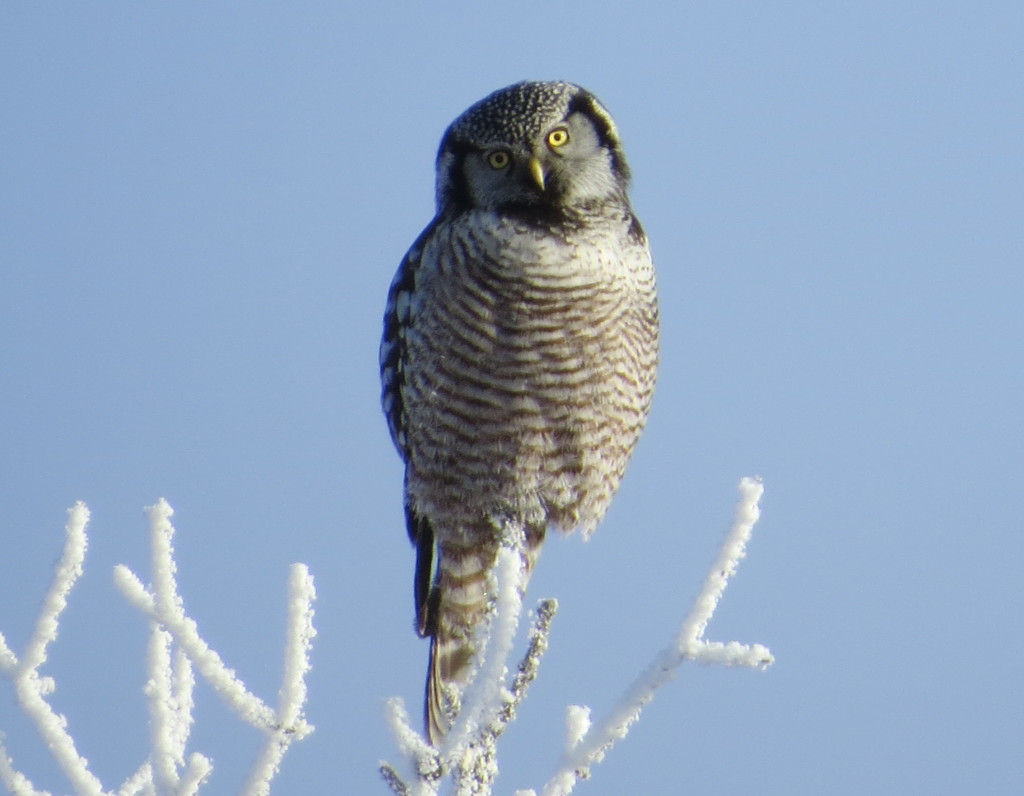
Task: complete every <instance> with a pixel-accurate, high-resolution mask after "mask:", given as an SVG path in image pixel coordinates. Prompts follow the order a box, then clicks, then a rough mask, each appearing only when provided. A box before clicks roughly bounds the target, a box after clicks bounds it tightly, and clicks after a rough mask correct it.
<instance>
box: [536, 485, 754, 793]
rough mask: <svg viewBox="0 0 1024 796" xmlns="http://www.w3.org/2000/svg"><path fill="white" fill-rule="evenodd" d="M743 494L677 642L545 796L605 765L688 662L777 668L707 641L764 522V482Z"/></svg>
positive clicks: (576, 746) (739, 647)
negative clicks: (732, 580)
mask: <svg viewBox="0 0 1024 796" xmlns="http://www.w3.org/2000/svg"><path fill="white" fill-rule="evenodd" d="M739 491H740V500H739V504H738V505H737V507H736V515H735V518H734V520H733V523H732V527H731V528H730V529H729V532H728V534H726V537H725V541H724V542H723V544H722V547H721V548H720V549H719V553H718V556H717V557H716V559H715V562H714V564H713V565H712V566H711V569H710V571H709V572H708V575H707V578H706V579H705V581H704V586H703V588H702V589H701V591H700V593H699V594H698V595H697V599H696V600H695V601H694V604H693V608H692V609H691V610H690V613H689V615H688V616H687V617H686V620H685V621H684V622H683V625H682V628H681V629H680V631H679V633H678V634H677V636H676V638H675V639H674V640H673V642H672V643H671V644H670V645H669V646H668V647H667V648H666V649H665V650H663V651H662V652H661V653H659V654H658V655H657V656H656V657H655V659H654V660H653V661H652V662H651V663H650V665H649V666H648V667H647V669H646V670H645V671H644V672H643V673H642V674H641V675H640V676H639V677H638V678H637V679H636V680H635V681H634V682H633V684H632V685H631V686H630V687H629V688H628V689H627V691H626V693H625V695H624V696H623V698H622V699H621V700H620V702H619V704H618V706H617V707H616V708H615V709H613V710H612V712H611V713H610V714H609V716H608V717H607V718H606V719H605V720H604V721H602V722H601V723H600V724H598V725H596V726H593V727H591V728H590V729H589V730H588V731H587V732H586V733H585V734H584V735H583V736H582V737H581V738H580V739H579V740H578V742H576V743H572V744H571V745H570V748H569V751H568V752H567V753H566V754H565V755H564V756H563V758H562V762H561V764H560V765H559V767H558V770H557V771H556V772H555V774H554V776H552V777H551V779H550V780H549V781H548V783H547V784H546V785H545V786H544V788H543V790H542V791H541V793H542V796H567V794H569V793H570V792H571V791H572V790H573V788H574V787H575V785H576V781H577V779H579V778H585V777H588V776H589V775H590V767H591V766H592V765H594V764H595V763H598V762H600V761H601V760H602V759H603V758H604V756H605V754H607V752H608V750H609V749H611V747H612V746H613V745H614V744H615V742H616V741H619V740H621V739H622V738H625V737H626V733H628V732H629V728H630V727H631V726H632V725H633V723H634V722H636V720H637V719H638V718H639V717H640V711H641V710H643V708H644V706H645V705H646V704H647V703H648V702H650V701H651V699H653V698H654V692H655V691H656V690H657V689H658V688H660V687H661V686H663V685H664V684H665V683H666V682H668V680H669V679H671V677H672V676H673V674H674V673H675V670H676V669H677V668H678V667H679V666H680V665H681V664H682V663H683V662H684V661H686V660H697V661H701V662H704V663H718V664H724V665H742V666H762V667H763V666H767V665H769V664H770V663H772V661H773V658H772V655H771V653H770V652H769V651H768V650H767V648H765V647H763V646H761V645H760V644H754V645H745V644H738V643H736V642H732V643H730V644H727V645H726V644H721V643H718V642H707V641H704V631H705V629H706V628H707V625H708V622H709V621H711V617H712V615H713V614H714V612H715V608H717V607H718V602H719V600H720V599H721V598H722V594H723V592H724V591H725V587H726V586H727V585H728V581H729V578H730V577H731V576H732V575H733V574H735V572H736V567H737V566H738V564H739V562H740V559H742V558H743V556H744V555H745V554H746V546H747V542H748V541H749V540H750V535H751V533H752V532H753V530H754V523H756V522H757V520H758V518H759V517H760V508H759V506H758V502H759V501H760V499H761V495H762V493H763V492H764V487H763V486H762V484H761V481H760V480H759V479H754V478H744V479H743V480H742V481H740V485H739ZM572 709H573V708H570V710H572ZM576 710H578V708H576Z"/></svg>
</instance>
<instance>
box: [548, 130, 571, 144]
mask: <svg viewBox="0 0 1024 796" xmlns="http://www.w3.org/2000/svg"><path fill="white" fill-rule="evenodd" d="M568 143H569V131H568V130H566V129H565V128H564V127H556V128H555V129H554V130H552V131H551V132H550V133H548V146H549V147H551V148H552V149H558V147H560V146H565V145H566V144H568Z"/></svg>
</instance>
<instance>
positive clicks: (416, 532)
mask: <svg viewBox="0 0 1024 796" xmlns="http://www.w3.org/2000/svg"><path fill="white" fill-rule="evenodd" d="M436 223H437V222H436V220H435V221H434V222H432V223H431V224H430V225H429V226H428V227H427V228H426V229H425V230H423V233H422V234H421V235H420V236H419V237H418V238H417V239H416V242H415V243H413V245H412V247H411V248H410V249H409V251H408V252H407V253H406V255H405V257H404V258H403V259H402V264H401V265H399V266H398V271H397V273H396V274H395V278H394V279H393V280H392V282H391V289H390V290H389V291H388V302H387V307H386V308H385V310H384V334H383V337H382V338H381V341H380V382H381V404H382V406H383V408H384V415H385V417H386V418H387V421H388V430H389V431H390V432H391V439H392V441H393V442H394V443H395V447H396V448H398V452H399V453H400V454H401V456H402V460H403V461H405V462H408V461H409V447H408V445H409V441H408V436H407V433H406V431H407V424H408V416H407V415H406V412H405V405H404V399H403V389H404V386H405V374H406V370H407V367H408V365H409V363H408V361H407V354H408V345H407V337H406V333H407V331H408V329H409V327H410V325H411V324H412V322H413V314H412V312H411V309H412V301H413V298H412V297H413V291H414V290H415V289H416V273H417V271H418V269H419V266H420V257H421V256H422V254H423V247H424V244H425V243H426V241H427V239H428V238H429V237H430V235H431V234H432V233H433V231H434V228H435V226H436ZM405 525H406V531H407V532H408V534H409V539H410V540H411V541H412V543H413V544H414V545H415V546H416V575H415V579H414V583H413V594H414V597H415V603H416V631H417V632H418V633H419V634H420V635H421V636H428V635H431V634H432V633H433V627H434V624H435V621H436V619H435V616H436V613H437V610H436V602H437V601H436V599H435V600H433V601H431V599H430V594H431V584H432V583H433V579H434V529H433V527H432V526H431V524H430V520H429V519H428V518H427V517H424V516H421V515H420V514H418V513H417V512H416V510H415V509H414V508H413V507H412V506H411V505H410V503H409V500H408V492H407V493H406V504H405ZM432 602H433V603H434V605H432V604H431V603H432Z"/></svg>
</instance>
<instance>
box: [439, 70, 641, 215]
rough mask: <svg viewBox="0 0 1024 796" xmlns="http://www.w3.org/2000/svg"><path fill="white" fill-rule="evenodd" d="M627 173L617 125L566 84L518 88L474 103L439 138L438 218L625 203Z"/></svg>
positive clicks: (587, 97) (579, 90) (600, 107)
mask: <svg viewBox="0 0 1024 796" xmlns="http://www.w3.org/2000/svg"><path fill="white" fill-rule="evenodd" d="M628 182H629V168H628V166H627V165H626V159H625V156H624V155H623V152H622V144H621V142H620V140H619V135H618V132H617V131H616V129H615V123H614V122H613V121H612V118H611V116H610V115H609V113H608V111H607V110H605V108H604V106H603V105H601V103H600V102H598V100H597V98H596V97H595V96H594V95H593V94H591V93H590V92H589V91H586V90H585V89H582V88H580V87H579V86H575V85H573V84H572V83H559V82H550V83H516V84H515V85H512V86H509V87H508V88H503V89H501V90H499V91H495V92H494V93H493V94H491V95H490V96H488V97H485V98H484V99H482V100H481V101H480V102H478V103H476V104H475V105H473V106H472V107H471V108H469V110H467V111H466V112H465V113H463V114H462V115H461V116H459V118H457V119H456V120H455V121H454V122H452V124H451V126H450V127H449V128H448V130H447V131H446V132H445V134H444V138H443V139H442V140H441V148H440V151H439V152H438V156H437V204H438V212H439V213H448V212H461V211H464V210H468V209H480V210H494V211H498V212H513V213H517V214H524V213H525V214H527V215H529V214H536V215H537V216H544V215H548V214H549V213H550V212H551V211H562V210H566V209H573V208H580V209H583V208H587V207H592V206H594V205H595V204H600V203H604V202H609V201H615V202H621V203H623V204H628V202H627V199H626V187H627V185H628Z"/></svg>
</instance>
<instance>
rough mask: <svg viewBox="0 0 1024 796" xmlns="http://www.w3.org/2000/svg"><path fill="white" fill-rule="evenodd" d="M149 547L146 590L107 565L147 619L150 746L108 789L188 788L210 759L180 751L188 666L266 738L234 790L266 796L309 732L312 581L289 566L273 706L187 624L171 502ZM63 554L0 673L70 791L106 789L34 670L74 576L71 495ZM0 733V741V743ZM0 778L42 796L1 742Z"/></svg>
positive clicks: (76, 548)
mask: <svg viewBox="0 0 1024 796" xmlns="http://www.w3.org/2000/svg"><path fill="white" fill-rule="evenodd" d="M147 511H148V514H149V519H150V531H151V534H150V538H151V545H152V568H153V585H152V587H151V588H150V589H147V588H146V587H145V586H143V585H142V582H141V581H140V580H139V578H138V577H137V576H135V575H134V574H133V573H132V572H131V571H130V570H129V569H128V568H127V567H124V566H118V567H116V568H115V582H116V583H117V584H118V586H120V588H121V589H122V591H123V592H124V593H125V595H126V596H127V597H128V599H129V600H130V601H131V602H132V603H134V604H135V605H136V606H137V607H139V608H140V610H142V611H143V612H144V613H145V614H146V615H147V616H149V618H150V642H149V649H148V665H147V668H148V673H149V675H148V676H149V680H148V682H147V684H146V688H145V693H146V696H147V700H148V703H149V713H150V737H151V752H150V756H149V759H148V760H147V761H146V762H145V763H143V765H141V766H140V767H139V768H138V769H137V770H136V771H135V772H134V773H133V774H132V775H131V776H129V777H128V778H127V779H126V780H125V781H124V783H123V784H122V785H121V787H120V788H119V789H118V790H117V791H116V796H137V794H142V793H145V794H153V795H154V796H171V795H172V794H173V796H192V795H193V794H196V793H198V792H199V790H200V788H201V786H202V785H203V783H204V782H205V781H206V779H207V778H208V776H209V774H210V772H211V770H212V764H211V763H210V761H209V759H208V758H207V757H205V756H204V755H202V754H199V753H197V752H193V753H191V754H189V755H187V756H186V748H187V746H188V740H189V736H190V733H191V729H192V721H193V717H192V708H193V691H194V688H195V676H194V671H195V670H198V671H199V673H200V674H201V675H202V676H203V677H204V678H206V679H207V680H209V681H210V683H211V685H212V686H213V688H214V689H215V690H216V691H217V693H219V694H220V695H221V696H222V697H223V698H224V699H225V700H226V701H227V703H228V704H229V706H230V707H231V708H232V709H233V710H234V711H235V712H236V713H237V714H238V715H239V716H240V717H241V718H242V719H243V720H245V721H246V722H248V723H249V724H252V725H253V726H255V727H257V728H258V729H260V730H262V731H263V732H264V734H265V736H266V740H265V742H264V745H263V748H262V750H261V751H260V754H259V755H258V757H257V759H256V762H255V763H254V765H253V766H252V768H251V770H250V772H249V774H248V780H247V782H246V785H245V786H244V788H243V790H242V791H240V793H241V794H242V796H265V794H267V793H269V790H270V781H271V780H272V779H273V777H274V776H275V774H276V773H277V770H278V768H279V766H280V762H281V758H282V756H283V755H284V753H285V752H286V751H287V749H288V746H289V745H290V744H291V743H292V742H293V741H296V740H299V739H301V738H302V737H304V736H305V735H307V734H308V733H309V732H311V731H312V729H313V728H312V726H311V725H309V724H308V723H307V722H306V720H305V718H304V716H303V712H302V711H303V706H304V705H305V702H306V685H305V676H306V673H307V672H308V671H309V668H310V663H309V653H310V649H311V644H312V639H313V636H314V635H315V630H314V629H313V621H312V620H313V610H312V603H313V600H314V599H315V597H316V593H315V591H314V588H313V579H312V577H311V576H310V574H309V572H308V570H307V569H306V567H304V566H303V565H301V564H295V565H293V567H292V570H291V579H290V583H289V618H288V629H287V639H286V644H285V659H284V667H283V674H282V686H281V690H280V699H279V704H278V708H277V710H273V709H271V708H269V707H267V705H265V704H264V703H263V702H262V701H261V700H260V699H259V698H258V697H256V696H255V695H253V694H251V693H250V692H249V691H248V690H247V689H246V687H245V684H244V683H242V681H241V680H239V679H238V677H237V676H236V675H235V673H234V672H233V671H232V670H230V669H228V668H227V666H225V665H224V663H223V661H222V660H221V658H220V656H219V655H218V654H217V653H216V652H215V651H213V650H212V649H211V648H210V646H209V645H208V644H207V643H206V642H205V641H204V640H203V639H202V638H201V637H200V636H199V632H198V629H197V627H196V623H195V622H194V621H193V620H192V619H190V618H189V617H188V616H187V615H186V614H185V609H184V601H183V600H182V598H181V596H180V594H179V593H178V589H177V583H176V582H175V577H174V574H175V568H176V567H175V562H174V550H173V547H172V544H171V542H172V539H173V535H174V528H173V527H172V526H171V523H170V517H171V515H172V514H173V510H172V509H171V507H170V506H169V505H168V504H167V502H166V501H164V500H162V499H161V500H160V501H158V502H157V504H156V505H155V506H152V507H150V508H149V509H148V510H147ZM68 513H69V520H68V524H67V527H66V533H67V541H66V543H65V546H64V553H63V555H62V557H61V560H60V562H59V563H58V565H57V571H56V574H55V576H54V580H53V583H52V585H51V586H50V589H49V590H48V592H47V595H46V598H45V599H44V601H43V606H42V608H41V610H40V613H39V617H38V619H37V621H36V626H35V628H34V630H33V633H32V635H31V637H30V639H29V641H28V643H27V644H26V646H25V650H24V652H23V653H22V655H21V656H20V658H19V656H16V655H15V654H14V652H13V651H12V650H11V649H10V648H9V647H8V645H7V643H6V641H5V640H4V638H3V636H2V635H0V675H3V676H5V677H6V678H7V679H9V680H10V681H11V682H12V683H13V684H14V687H15V692H16V694H17V697H18V702H19V704H20V705H21V708H22V710H23V712H24V713H25V714H26V715H27V716H28V717H29V719H31V720H32V722H33V723H34V724H35V726H36V728H37V730H38V731H39V733H40V735H41V736H42V738H43V740H44V742H45V743H46V745H47V746H48V747H49V748H50V750H51V752H52V754H53V756H54V759H55V760H56V761H57V763H58V765H59V766H60V767H61V769H62V771H63V772H64V774H65V776H66V777H67V779H68V781H69V783H70V784H71V787H72V788H73V790H74V792H75V794H77V795H78V796H86V795H87V796H115V793H114V792H113V791H110V790H106V789H104V787H103V785H102V783H101V782H100V781H99V780H98V779H97V778H96V777H95V776H94V775H93V774H92V773H91V772H90V770H89V766H88V761H86V760H85V759H84V758H83V757H82V756H81V755H80V754H79V753H78V752H77V750H76V749H75V744H74V740H73V738H72V736H71V734H70V733H69V732H68V729H67V720H66V719H65V718H64V717H63V716H60V715H59V714H57V713H55V712H54V710H53V709H52V707H51V706H50V704H49V703H48V702H47V700H46V697H47V696H48V695H49V694H50V693H51V692H52V691H53V690H54V688H55V684H54V681H53V679H52V678H49V677H43V676H41V675H40V674H39V668H40V666H42V664H43V663H45V661H46V650H47V646H48V645H49V644H50V643H51V642H53V641H54V639H56V637H57V628H58V625H59V619H60V616H61V612H62V611H63V609H64V607H65V606H66V605H67V597H68V594H69V592H70V591H71V588H72V586H74V584H75V581H76V580H77V578H78V577H79V576H80V575H81V574H82V567H83V562H84V559H85V550H86V543H87V537H86V533H85V528H86V524H87V522H88V519H89V511H88V509H87V508H86V507H85V505H84V504H82V503H78V504H76V505H75V507H74V508H72V509H70V510H69V512H68ZM2 738H3V736H2V733H0V741H2ZM0 783H2V784H3V785H4V786H5V787H6V788H7V790H8V791H9V792H11V793H12V794H15V796H49V795H48V794H46V793H45V792H44V791H37V790H36V789H35V787H34V786H33V785H32V783H31V781H29V779H28V778H27V777H26V776H25V775H24V774H23V773H21V772H19V771H17V770H16V769H15V768H14V764H13V762H12V761H11V758H10V756H9V755H8V754H7V750H6V749H5V748H4V747H3V744H2V743H0Z"/></svg>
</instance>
